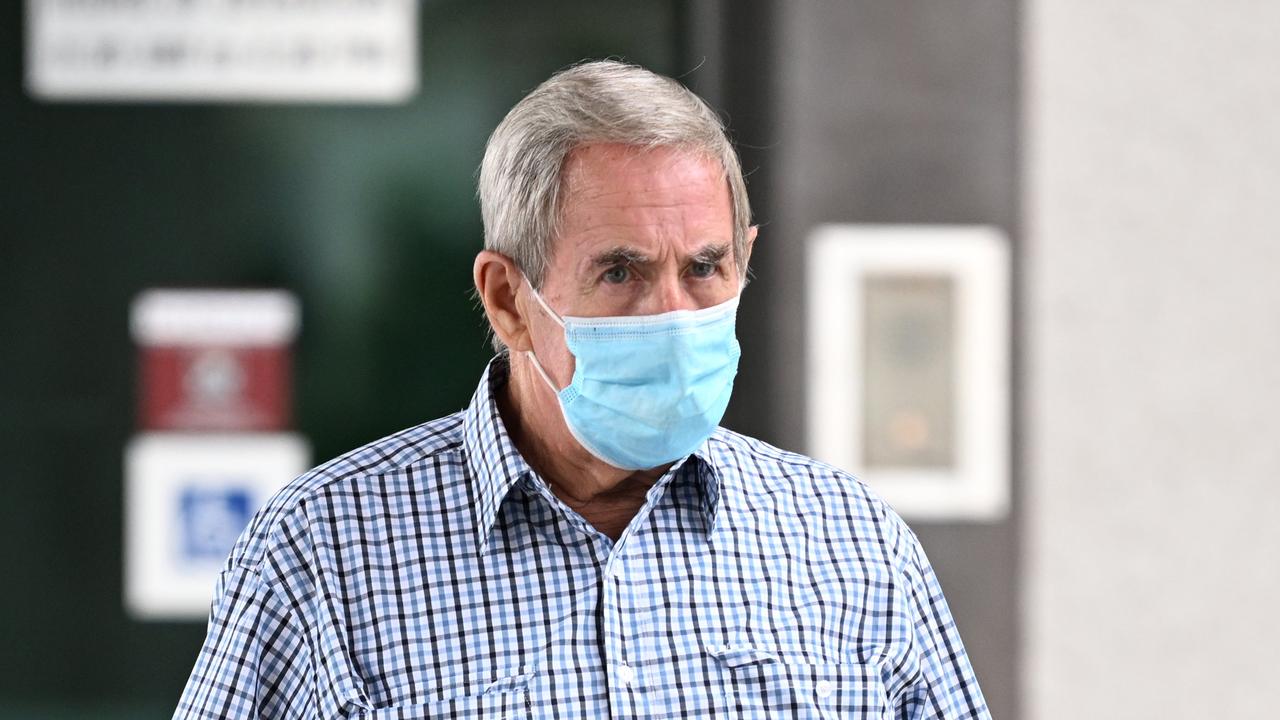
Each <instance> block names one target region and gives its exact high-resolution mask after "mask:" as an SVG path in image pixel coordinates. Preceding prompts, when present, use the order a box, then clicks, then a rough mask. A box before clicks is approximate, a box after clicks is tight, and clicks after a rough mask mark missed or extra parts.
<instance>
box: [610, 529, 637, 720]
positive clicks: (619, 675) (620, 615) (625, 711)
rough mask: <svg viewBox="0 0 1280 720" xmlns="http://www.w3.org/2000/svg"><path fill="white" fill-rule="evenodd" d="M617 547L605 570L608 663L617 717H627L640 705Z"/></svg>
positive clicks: (623, 574)
mask: <svg viewBox="0 0 1280 720" xmlns="http://www.w3.org/2000/svg"><path fill="white" fill-rule="evenodd" d="M614 550H615V552H614V554H613V555H612V556H611V557H609V558H607V559H606V561H605V569H604V573H603V575H604V583H603V585H604V593H603V596H604V611H605V628H606V629H605V633H606V638H607V643H606V647H605V652H606V657H605V663H606V666H607V667H608V668H609V680H610V682H609V686H610V688H609V695H610V705H611V706H612V710H613V717H615V718H627V717H631V716H632V715H633V714H634V711H635V708H636V705H635V701H636V699H635V697H634V694H633V693H634V689H635V682H636V669H635V668H634V667H632V666H631V665H630V664H629V663H628V662H627V660H626V658H627V653H626V649H627V642H628V640H629V637H628V633H627V630H628V628H627V625H626V619H627V614H626V613H627V607H626V605H627V603H626V594H625V591H624V590H625V585H624V584H623V579H624V577H625V573H624V571H623V564H622V558H621V557H620V555H619V554H618V553H617V552H616V551H617V550H618V548H616V547H615V548H614Z"/></svg>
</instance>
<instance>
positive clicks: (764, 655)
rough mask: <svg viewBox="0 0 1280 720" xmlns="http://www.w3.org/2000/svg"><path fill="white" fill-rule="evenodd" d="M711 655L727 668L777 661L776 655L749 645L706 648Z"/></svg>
mask: <svg viewBox="0 0 1280 720" xmlns="http://www.w3.org/2000/svg"><path fill="white" fill-rule="evenodd" d="M707 652H709V653H710V654H711V655H712V656H714V657H715V658H716V659H717V660H719V661H720V662H721V663H723V664H724V666H725V667H728V668H738V667H743V666H744V665H759V664H763V663H774V662H778V656H777V655H775V654H773V653H771V652H768V651H767V650H761V649H759V648H755V647H751V646H750V645H720V646H717V647H711V648H707Z"/></svg>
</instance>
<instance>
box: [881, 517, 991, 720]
mask: <svg viewBox="0 0 1280 720" xmlns="http://www.w3.org/2000/svg"><path fill="white" fill-rule="evenodd" d="M902 529H903V531H904V532H903V534H902V541H903V542H904V544H905V545H906V546H907V547H906V548H905V553H904V554H905V555H906V566H905V568H904V573H905V574H906V578H907V593H908V598H907V600H908V602H909V603H910V607H911V610H912V612H913V617H914V622H915V642H916V645H917V649H918V650H919V653H920V673H919V675H918V676H917V678H916V681H915V682H914V683H912V684H911V685H910V686H909V687H907V688H906V690H905V691H904V692H903V693H902V695H901V696H900V697H899V701H898V708H897V717H898V718H899V720H933V719H934V718H938V719H941V718H945V719H946V720H969V719H970V718H972V719H975V720H977V719H982V720H990V718H991V713H990V711H989V710H988V709H987V702H986V699H984V698H983V696H982V690H981V689H980V688H979V687H978V680H977V678H976V677H975V675H974V673H973V667H972V666H970V664H969V656H968V654H967V653H966V652H965V649H964V644H963V643H962V642H961V641H960V633H959V632H958V631H957V630H956V624H955V620H954V619H953V618H952V617H951V610H950V609H949V608H948V607H947V601H946V598H944V597H943V596H942V587H941V586H940V585H939V584H938V578H937V577H936V576H935V575H934V572H933V568H932V567H931V566H930V565H929V560H928V558H926V557H925V554H924V549H923V548H922V547H921V546H920V541H919V540H918V539H917V538H916V536H915V533H913V532H911V530H910V529H909V528H907V527H906V526H905V524H904V525H903V526H902Z"/></svg>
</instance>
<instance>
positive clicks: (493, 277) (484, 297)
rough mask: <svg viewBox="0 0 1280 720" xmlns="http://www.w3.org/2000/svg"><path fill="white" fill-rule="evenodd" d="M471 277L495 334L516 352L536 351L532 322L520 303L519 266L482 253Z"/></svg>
mask: <svg viewBox="0 0 1280 720" xmlns="http://www.w3.org/2000/svg"><path fill="white" fill-rule="evenodd" d="M471 275H472V279H473V280H474V281H475V284H476V295H477V296H479V298H480V302H481V303H483V304H484V314H485V316H487V317H488V318H489V326H490V327H492V328H493V334H494V335H496V336H498V339H499V340H501V341H502V343H503V344H504V345H506V346H507V347H508V348H509V349H510V350H511V351H512V352H523V351H526V350H531V349H533V344H532V343H531V342H530V340H529V323H528V318H526V317H525V315H524V313H523V312H522V310H521V307H520V305H519V303H517V302H516V295H517V294H518V292H519V290H520V285H521V284H522V283H523V282H524V274H523V273H522V272H520V268H518V267H516V264H515V262H514V261H513V260H512V259H511V258H509V257H507V256H506V255H503V254H501V253H496V252H494V251H492V250H481V251H480V253H479V254H478V255H476V261H475V264H474V265H473V266H472V268H471Z"/></svg>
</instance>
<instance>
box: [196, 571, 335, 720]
mask: <svg viewBox="0 0 1280 720" xmlns="http://www.w3.org/2000/svg"><path fill="white" fill-rule="evenodd" d="M315 690H316V683H315V671H314V667H313V662H312V655H311V653H310V652H309V648H308V646H307V642H306V634H305V633H304V632H303V629H302V628H301V627H300V626H299V624H298V623H297V622H296V620H295V617H294V615H293V613H292V611H291V610H290V609H289V607H288V606H287V605H286V604H285V603H283V602H282V601H281V598H280V597H279V596H278V595H277V593H276V592H274V591H273V590H272V588H271V587H270V585H269V584H268V583H267V582H265V581H264V580H263V579H262V577H261V576H260V575H259V574H258V572H257V571H255V570H252V569H249V568H243V567H239V566H235V565H233V566H231V567H229V568H228V569H226V570H224V571H223V572H222V574H221V575H220V576H219V577H218V582H217V585H216V588H215V591H214V600H213V605H212V607H211V612H210V615H209V634H208V637H207V638H206V639H205V642H204V646H203V647H201V649H200V654H199V656H198V657H197V658H196V664H195V669H194V670H193V671H192V673H191V678H190V679H189V680H188V681H187V686H186V689H185V690H184V691H183V693H182V699H181V700H180V701H179V702H178V709H177V711H176V712H175V713H174V715H173V717H174V719H175V720H179V719H181V720H196V719H201V720H203V719H205V718H208V719H209V720H212V719H213V718H219V719H224V718H225V719H234V720H240V719H242V718H243V719H244V720H248V719H250V718H253V719H256V720H275V719H276V718H303V717H315V716H316V712H315V705H316V701H315V698H316V692H315Z"/></svg>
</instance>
